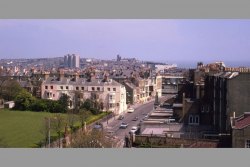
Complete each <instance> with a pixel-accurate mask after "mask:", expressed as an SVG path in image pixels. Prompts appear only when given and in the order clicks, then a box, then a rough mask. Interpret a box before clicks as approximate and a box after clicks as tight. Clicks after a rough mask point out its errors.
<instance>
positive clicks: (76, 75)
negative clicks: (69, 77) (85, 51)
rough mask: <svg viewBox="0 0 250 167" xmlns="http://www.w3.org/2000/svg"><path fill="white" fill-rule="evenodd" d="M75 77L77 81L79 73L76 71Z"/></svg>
mask: <svg viewBox="0 0 250 167" xmlns="http://www.w3.org/2000/svg"><path fill="white" fill-rule="evenodd" d="M74 79H75V81H76V80H78V79H79V74H78V73H75V75H74Z"/></svg>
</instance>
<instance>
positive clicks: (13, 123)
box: [0, 109, 52, 148]
mask: <svg viewBox="0 0 250 167" xmlns="http://www.w3.org/2000/svg"><path fill="white" fill-rule="evenodd" d="M48 116H52V114H51V113H45V112H30V111H13V110H5V109H4V110H0V123H1V125H0V139H1V142H2V144H3V145H6V147H21V148H22V147H24V148H27V147H36V143H38V142H39V141H41V140H42V138H43V135H42V133H41V130H42V127H43V123H44V117H48Z"/></svg>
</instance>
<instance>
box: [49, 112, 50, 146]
mask: <svg viewBox="0 0 250 167" xmlns="http://www.w3.org/2000/svg"><path fill="white" fill-rule="evenodd" d="M49 148H50V117H49Z"/></svg>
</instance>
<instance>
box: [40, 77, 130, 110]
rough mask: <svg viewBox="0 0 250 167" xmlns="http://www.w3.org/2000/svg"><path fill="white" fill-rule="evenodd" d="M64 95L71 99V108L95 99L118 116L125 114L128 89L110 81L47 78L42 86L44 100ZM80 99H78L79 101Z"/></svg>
mask: <svg viewBox="0 0 250 167" xmlns="http://www.w3.org/2000/svg"><path fill="white" fill-rule="evenodd" d="M63 94H66V95H68V96H69V97H70V102H69V108H70V109H72V108H74V107H75V106H76V103H77V101H84V100H86V99H94V100H97V101H98V102H100V103H102V104H103V111H112V112H114V114H116V115H118V114H120V113H123V112H125V110H126V109H127V105H126V89H125V87H124V86H123V85H121V84H120V83H118V82H116V81H114V80H112V79H108V80H107V81H105V82H104V81H103V80H101V79H91V81H88V80H87V79H85V78H79V76H77V75H76V76H75V77H73V78H66V77H64V76H62V75H60V77H47V78H46V79H45V81H44V82H43V83H42V85H41V97H42V98H43V99H51V100H58V99H59V98H60V97H61V96H62V95H63ZM77 98H78V99H77Z"/></svg>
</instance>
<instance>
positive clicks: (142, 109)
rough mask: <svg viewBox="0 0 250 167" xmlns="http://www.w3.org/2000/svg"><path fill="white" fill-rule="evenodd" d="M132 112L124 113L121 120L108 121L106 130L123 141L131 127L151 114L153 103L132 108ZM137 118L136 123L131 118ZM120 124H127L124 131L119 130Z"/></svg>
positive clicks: (165, 97)
mask: <svg viewBox="0 0 250 167" xmlns="http://www.w3.org/2000/svg"><path fill="white" fill-rule="evenodd" d="M172 97H173V95H167V96H164V97H161V98H160V100H161V101H165V100H167V99H169V98H172ZM134 109H135V110H134V112H132V113H125V114H124V119H123V120H118V119H117V118H116V119H112V121H109V123H108V124H107V125H106V130H109V131H113V132H115V133H114V135H115V136H116V137H118V138H119V139H122V140H123V139H124V138H125V135H128V134H129V131H130V130H131V128H132V126H137V125H138V124H139V123H140V120H142V119H143V118H144V117H145V115H147V114H148V113H151V112H153V109H154V101H150V102H148V103H146V104H142V105H140V106H137V107H134ZM135 117H138V118H139V119H138V120H137V121H133V118H135ZM122 122H125V123H128V127H127V128H126V129H120V128H119V127H120V125H121V123H122Z"/></svg>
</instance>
